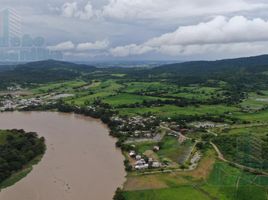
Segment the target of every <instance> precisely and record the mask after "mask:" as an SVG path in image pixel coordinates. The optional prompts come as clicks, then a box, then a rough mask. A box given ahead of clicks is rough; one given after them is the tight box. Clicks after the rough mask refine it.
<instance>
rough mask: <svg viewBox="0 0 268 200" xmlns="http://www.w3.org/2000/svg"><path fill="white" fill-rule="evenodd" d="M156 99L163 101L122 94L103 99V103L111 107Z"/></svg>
mask: <svg viewBox="0 0 268 200" xmlns="http://www.w3.org/2000/svg"><path fill="white" fill-rule="evenodd" d="M157 99H163V98H157V97H150V96H141V95H134V94H127V93H122V94H118V95H115V96H109V97H107V98H105V99H104V100H103V102H105V103H108V104H110V105H112V106H119V105H128V104H135V103H142V102H143V101H153V100H157Z"/></svg>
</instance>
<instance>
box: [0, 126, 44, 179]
mask: <svg viewBox="0 0 268 200" xmlns="http://www.w3.org/2000/svg"><path fill="white" fill-rule="evenodd" d="M45 149H46V147H45V139H44V138H43V137H41V138H39V137H38V136H37V134H36V133H33V132H25V131H24V130H8V131H0V183H1V182H2V181H4V180H5V179H7V178H8V177H9V176H11V175H12V173H14V172H16V171H18V170H21V169H22V168H23V167H24V166H25V165H26V164H27V163H29V162H30V161H31V160H33V159H34V158H35V157H37V156H39V155H42V154H44V152H45Z"/></svg>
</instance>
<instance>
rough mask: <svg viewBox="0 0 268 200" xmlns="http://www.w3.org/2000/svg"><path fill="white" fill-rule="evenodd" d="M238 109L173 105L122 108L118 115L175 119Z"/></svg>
mask: <svg viewBox="0 0 268 200" xmlns="http://www.w3.org/2000/svg"><path fill="white" fill-rule="evenodd" d="M238 110H239V109H238V108H236V107H232V106H225V105H215V106H214V105H201V106H197V107H194V106H188V107H178V106H173V105H165V106H161V107H151V108H123V109H120V110H119V113H120V115H128V116H133V115H143V114H146V113H151V114H153V115H156V116H159V117H176V116H179V115H182V116H191V115H198V116H202V115H206V114H211V115H221V114H225V113H226V114H227V113H232V112H236V111H238Z"/></svg>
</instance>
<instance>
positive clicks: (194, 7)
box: [0, 0, 268, 59]
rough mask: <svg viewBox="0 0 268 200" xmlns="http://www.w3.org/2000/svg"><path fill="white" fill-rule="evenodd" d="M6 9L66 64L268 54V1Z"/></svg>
mask: <svg viewBox="0 0 268 200" xmlns="http://www.w3.org/2000/svg"><path fill="white" fill-rule="evenodd" d="M0 5H1V6H2V7H3V8H5V7H11V8H13V9H16V10H17V11H18V13H19V14H20V15H21V16H22V18H23V27H24V28H23V30H24V32H25V33H29V34H32V35H33V36H38V35H41V36H44V37H46V38H47V43H48V45H49V46H50V47H51V48H54V49H60V50H63V51H65V55H66V58H67V57H68V58H72V59H80V58H81V59H87V58H88V59H92V58H93V57H102V58H103V59H110V58H113V57H116V58H117V57H124V58H126V59H127V58H129V57H130V58H133V57H137V58H145V59H146V58H147V57H148V58H149V56H150V59H154V58H159V57H161V58H168V59H169V58H175V59H177V58H178V59H181V58H184V57H188V58H197V57H198V58H200V57H207V56H206V54H209V55H210V56H214V57H213V58H218V57H224V56H226V55H230V54H231V53H230V52H232V54H233V55H246V54H248V53H252V54H255V53H262V52H263V53H265V52H267V48H266V46H265V45H263V44H266V41H268V37H267V35H268V30H267V19H268V14H267V10H268V7H267V5H268V3H267V1H266V0H202V1H200V0H187V1H185V0H23V1H22V0H0ZM217 16H218V17H217ZM242 16H243V17H242ZM89 41H90V42H89Z"/></svg>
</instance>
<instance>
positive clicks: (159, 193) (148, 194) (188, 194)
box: [124, 186, 210, 200]
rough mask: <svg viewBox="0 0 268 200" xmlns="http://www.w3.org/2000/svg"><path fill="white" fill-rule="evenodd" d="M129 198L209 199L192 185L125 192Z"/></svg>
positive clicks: (151, 199)
mask: <svg viewBox="0 0 268 200" xmlns="http://www.w3.org/2000/svg"><path fill="white" fill-rule="evenodd" d="M124 196H125V197H126V199H127V200H138V199H142V200H169V199H170V200H193V199H196V200H209V199H210V198H208V197H207V196H206V195H204V194H202V193H201V192H199V191H198V190H195V189H194V188H193V187H191V186H181V187H178V188H168V189H159V190H144V191H135V192H125V193H124Z"/></svg>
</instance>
